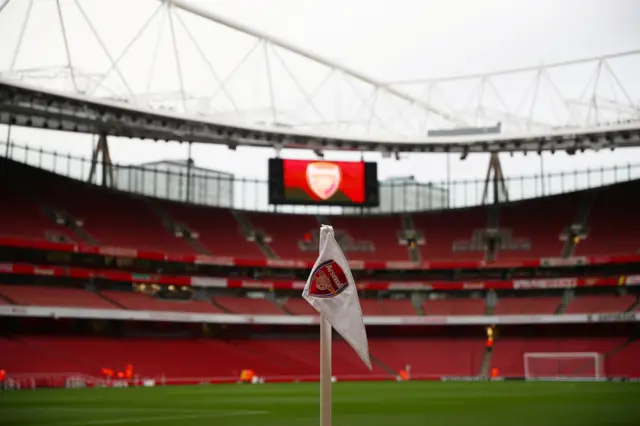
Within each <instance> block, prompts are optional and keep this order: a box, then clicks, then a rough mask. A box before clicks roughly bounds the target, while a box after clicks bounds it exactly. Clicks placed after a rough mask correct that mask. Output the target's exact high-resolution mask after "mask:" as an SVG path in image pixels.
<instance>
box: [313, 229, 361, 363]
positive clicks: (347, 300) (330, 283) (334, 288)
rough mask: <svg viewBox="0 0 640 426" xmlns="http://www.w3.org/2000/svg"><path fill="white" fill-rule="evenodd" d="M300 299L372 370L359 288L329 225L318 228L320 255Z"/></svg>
mask: <svg viewBox="0 0 640 426" xmlns="http://www.w3.org/2000/svg"><path fill="white" fill-rule="evenodd" d="M302 297H304V298H305V299H306V301H307V302H309V303H310V304H311V306H313V307H314V308H315V309H316V310H317V311H318V312H319V313H320V314H321V316H322V317H324V319H326V320H327V321H329V323H330V324H331V326H333V328H335V329H336V331H338V333H340V335H341V336H342V337H343V338H344V339H345V340H346V341H347V342H348V343H349V345H351V347H352V348H353V350H354V351H356V353H357V354H358V356H359V357H360V359H361V360H362V362H364V363H365V365H366V366H367V367H369V370H371V361H370V359H369V344H368V342H367V333H366V331H365V328H364V320H363V318H362V310H361V309H360V301H359V300H358V289H357V288H356V283H355V281H354V280H353V275H351V269H350V268H349V263H348V262H347V259H346V258H345V256H344V253H342V250H341V249H340V246H339V245H338V242H337V241H336V239H335V237H334V236H333V228H332V227H331V226H327V225H322V227H321V228H320V255H319V256H318V260H316V263H315V264H314V265H313V269H312V271H311V275H309V278H308V279H307V284H306V285H305V286H304V291H303V292H302Z"/></svg>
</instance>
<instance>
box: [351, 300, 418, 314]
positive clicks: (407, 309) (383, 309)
mask: <svg viewBox="0 0 640 426" xmlns="http://www.w3.org/2000/svg"><path fill="white" fill-rule="evenodd" d="M360 307H361V308H362V314H363V315H364V316H369V315H383V316H385V315H386V316H388V315H416V310H415V308H414V307H413V304H412V303H411V300H376V299H360Z"/></svg>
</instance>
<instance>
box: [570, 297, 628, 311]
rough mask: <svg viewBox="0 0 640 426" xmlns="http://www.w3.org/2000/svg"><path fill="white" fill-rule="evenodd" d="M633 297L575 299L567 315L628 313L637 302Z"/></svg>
mask: <svg viewBox="0 0 640 426" xmlns="http://www.w3.org/2000/svg"><path fill="white" fill-rule="evenodd" d="M636 300H637V298H636V296H633V295H624V296H615V295H585V296H578V297H576V298H574V299H573V300H572V301H571V302H570V303H569V304H568V305H567V308H566V309H565V311H564V313H565V314H599V313H609V312H626V311H627V310H628V309H630V308H631V307H632V306H633V304H634V303H635V302H636Z"/></svg>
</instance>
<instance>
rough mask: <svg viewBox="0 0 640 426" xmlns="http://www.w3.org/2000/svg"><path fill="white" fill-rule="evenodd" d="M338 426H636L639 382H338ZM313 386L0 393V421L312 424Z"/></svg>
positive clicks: (69, 425) (77, 425)
mask: <svg viewBox="0 0 640 426" xmlns="http://www.w3.org/2000/svg"><path fill="white" fill-rule="evenodd" d="M333 399H334V403H333V410H334V413H333V419H334V421H333V425H334V426H351V425H353V426H383V425H384V426H445V425H446V426H466V425H473V426H483V425H491V426H529V425H531V426H556V425H557V426H572V425H580V426H607V425H618V426H620V425H635V426H637V425H640V383H541V382H538V383H526V382H492V383H487V382H477V383H462V382H445V383H441V382H404V383H395V382H376V383H366V382H359V383H336V384H335V385H334V390H333ZM318 407H319V405H318V384H315V383H301V384H265V385H255V386H253V385H202V386H190V387H179V386H176V387H157V388H130V389H58V390H36V391H29V390H24V391H12V392H5V393H1V394H0V425H2V426H8V425H16V426H18V425H20V426H25V425H57V426H92V425H95V426H99V425H115V426H128V425H136V426H147V425H161V426H164V425H178V426H200V425H207V426H212V425H215V426H240V425H242V426H246V425H260V426H294V425H295V426H317V425H318V424H319V421H318Z"/></svg>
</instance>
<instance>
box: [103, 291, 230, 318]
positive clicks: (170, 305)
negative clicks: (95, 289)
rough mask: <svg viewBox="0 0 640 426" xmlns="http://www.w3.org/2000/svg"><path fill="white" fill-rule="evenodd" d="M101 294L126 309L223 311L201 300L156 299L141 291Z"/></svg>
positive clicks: (212, 312) (105, 292)
mask: <svg viewBox="0 0 640 426" xmlns="http://www.w3.org/2000/svg"><path fill="white" fill-rule="evenodd" d="M101 294H102V295H103V296H104V297H105V298H107V299H109V300H111V301H113V302H115V303H116V304H118V305H120V306H122V307H124V308H126V309H136V310H143V311H170V312H193V313H203V314H219V313H223V312H222V311H221V310H220V309H218V308H217V307H215V306H214V305H213V304H212V303H210V302H206V301H202V300H166V299H164V300H163V299H156V298H154V297H152V296H148V295H146V294H142V293H132V292H123V291H110V290H104V291H102V292H101Z"/></svg>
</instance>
